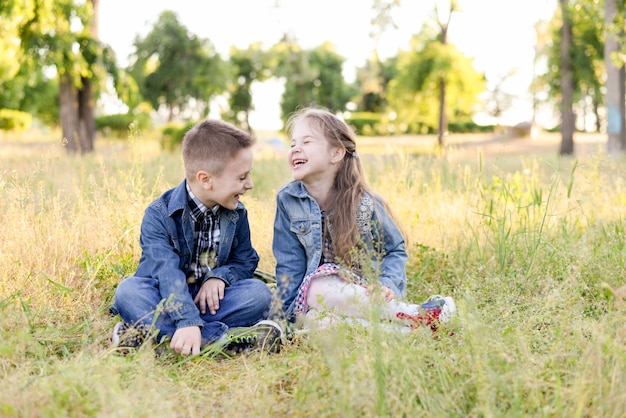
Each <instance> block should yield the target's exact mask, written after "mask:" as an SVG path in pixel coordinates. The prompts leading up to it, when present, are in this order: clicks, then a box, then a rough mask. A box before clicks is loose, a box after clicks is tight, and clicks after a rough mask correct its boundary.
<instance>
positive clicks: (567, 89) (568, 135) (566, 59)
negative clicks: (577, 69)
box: [559, 0, 576, 155]
mask: <svg viewBox="0 0 626 418" xmlns="http://www.w3.org/2000/svg"><path fill="white" fill-rule="evenodd" d="M567 3H568V1H567V0H559V4H560V6H561V20H562V22H561V42H560V46H561V48H560V51H561V54H560V56H561V78H560V80H561V148H560V150H559V153H560V154H561V155H571V154H573V153H574V130H575V125H576V114H575V113H574V107H573V104H574V70H573V68H572V59H571V49H572V25H571V19H570V11H569V6H568V4H567Z"/></svg>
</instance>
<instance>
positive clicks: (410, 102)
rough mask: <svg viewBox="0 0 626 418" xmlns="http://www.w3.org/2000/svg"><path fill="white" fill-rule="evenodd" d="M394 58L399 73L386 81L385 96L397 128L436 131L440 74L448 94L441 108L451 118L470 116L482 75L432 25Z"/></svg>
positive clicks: (415, 131)
mask: <svg viewBox="0 0 626 418" xmlns="http://www.w3.org/2000/svg"><path fill="white" fill-rule="evenodd" d="M397 59H398V61H397V71H398V74H397V76H396V77H395V78H394V79H393V80H391V81H390V83H389V94H388V100H389V107H390V109H389V110H390V111H393V112H395V114H396V115H397V117H396V120H395V123H396V125H397V128H398V131H399V132H413V133H420V134H425V133H429V132H437V128H438V127H439V121H440V114H441V112H440V109H439V104H440V103H441V102H440V95H439V93H440V90H439V82H440V81H441V78H442V77H444V78H445V84H446V96H447V97H448V100H446V101H445V109H444V112H445V113H447V114H448V115H450V119H451V120H455V121H462V122H467V121H468V120H470V119H471V116H472V115H473V114H474V112H475V110H476V107H477V105H478V104H479V99H478V96H479V95H480V94H481V93H483V92H484V91H485V77H484V75H483V74H481V73H478V72H477V71H476V70H475V69H474V67H473V61H472V60H471V59H469V58H467V57H466V56H465V55H463V54H462V53H461V52H460V51H459V50H458V49H457V48H456V47H455V46H454V45H450V44H448V45H443V44H442V43H441V42H439V41H438V40H437V33H436V31H435V30H434V28H433V27H430V26H425V27H424V28H423V30H422V32H421V33H420V34H418V35H415V36H413V37H412V38H411V41H410V49H409V50H408V51H402V50H401V51H399V53H398V58H397Z"/></svg>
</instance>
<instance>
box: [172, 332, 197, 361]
mask: <svg viewBox="0 0 626 418" xmlns="http://www.w3.org/2000/svg"><path fill="white" fill-rule="evenodd" d="M201 342H202V335H201V334H200V327H183V328H178V329H177V330H176V332H174V335H172V341H170V348H171V349H172V350H174V351H176V352H177V353H178V354H182V355H183V356H188V355H190V354H191V355H192V356H197V355H198V354H200V344H201Z"/></svg>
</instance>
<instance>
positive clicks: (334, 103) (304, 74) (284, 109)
mask: <svg viewBox="0 0 626 418" xmlns="http://www.w3.org/2000/svg"><path fill="white" fill-rule="evenodd" d="M270 53H271V55H272V57H273V58H272V59H273V64H272V68H274V69H275V73H276V74H277V75H278V76H279V77H281V78H283V79H284V80H285V92H284V93H283V97H282V100H281V117H282V119H283V122H284V121H285V120H286V119H287V118H288V116H289V115H290V114H291V113H292V112H293V111H294V110H296V109H298V108H299V107H302V106H310V105H312V104H317V105H319V106H324V107H326V108H328V109H331V110H333V111H336V112H339V111H343V110H345V108H346V103H348V101H349V100H350V98H351V97H353V96H354V94H355V91H354V90H353V89H352V88H350V86H348V85H347V84H346V82H345V80H344V78H343V75H342V67H343V63H344V62H345V59H344V58H343V57H341V56H340V55H338V54H337V53H336V52H335V49H334V46H333V45H332V44H330V43H328V42H325V43H323V44H322V45H320V46H318V47H317V48H314V49H313V50H302V49H301V48H300V46H299V45H298V44H297V43H296V42H295V40H293V39H290V38H289V37H288V36H285V37H284V38H283V39H282V40H281V41H280V42H279V43H277V44H276V45H274V46H273V47H272V48H271V50H270Z"/></svg>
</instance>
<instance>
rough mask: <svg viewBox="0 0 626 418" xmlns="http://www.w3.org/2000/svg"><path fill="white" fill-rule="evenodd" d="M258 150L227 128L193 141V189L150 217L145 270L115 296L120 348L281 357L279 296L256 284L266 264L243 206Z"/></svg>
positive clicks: (215, 125)
mask: <svg viewBox="0 0 626 418" xmlns="http://www.w3.org/2000/svg"><path fill="white" fill-rule="evenodd" d="M254 143H255V139H254V138H253V137H252V136H250V135H249V134H247V133H246V132H244V131H242V130H240V129H238V128H235V127H234V126H232V125H229V124H227V123H225V122H222V121H219V120H205V121H202V122H200V123H198V124H197V125H196V126H195V127H193V128H192V129H190V130H189V131H188V132H187V133H186V134H185V137H184V138H183V144H182V154H183V163H184V167H185V180H183V182H182V183H181V184H180V185H179V186H177V187H175V188H173V189H171V190H169V191H167V192H165V193H164V194H163V195H162V196H161V197H160V198H159V199H157V200H156V201H154V202H153V203H152V204H151V205H150V206H149V207H148V208H147V209H146V212H145V214H144V218H143V221H142V224H141V232H140V244H141V248H142V255H141V258H140V260H139V266H138V268H137V271H136V273H135V275H134V276H132V277H128V278H126V279H124V280H123V281H122V282H121V283H120V284H119V286H118V288H117V290H116V293H115V303H114V306H113V308H112V311H113V312H114V313H117V314H119V315H120V317H121V318H122V320H123V322H120V323H118V324H117V325H116V326H115V329H114V331H113V337H112V342H113V345H114V346H118V347H137V346H139V345H141V343H142V342H143V341H144V340H145V339H146V338H148V337H149V336H150V334H149V333H151V334H157V332H158V334H157V339H158V341H161V340H162V339H163V338H164V337H169V338H171V341H170V347H171V348H172V349H173V350H174V351H176V352H177V353H179V354H182V355H192V356H195V355H198V354H200V352H201V350H203V351H205V350H209V349H216V350H217V351H220V350H222V351H225V352H229V353H232V352H239V351H248V350H251V349H255V348H262V349H265V350H268V351H278V350H279V349H280V344H281V339H282V330H281V328H280V326H279V325H278V324H276V323H275V322H273V321H269V320H266V318H267V315H268V313H269V309H270V302H271V293H270V290H269V288H268V287H267V285H266V284H265V283H263V282H262V281H261V280H258V279H254V278H253V274H254V271H255V269H256V267H257V265H258V262H259V256H258V254H257V252H256V251H255V250H254V248H253V247H252V244H251V242H250V226H249V224H248V215H247V210H246V209H245V207H244V205H243V204H242V203H241V202H240V201H239V199H240V197H241V196H242V195H243V194H244V193H245V192H246V191H248V190H250V189H252V188H253V184H252V179H251V178H250V172H251V170H252V163H253V154H252V146H253V145H254ZM152 325H154V328H151V326H152ZM155 328H156V331H154V329H155ZM151 331H152V332H151Z"/></svg>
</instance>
